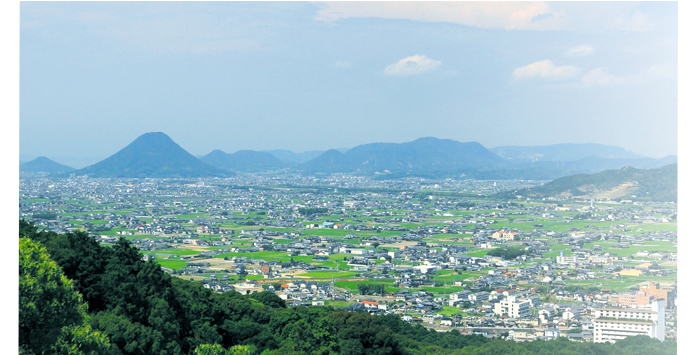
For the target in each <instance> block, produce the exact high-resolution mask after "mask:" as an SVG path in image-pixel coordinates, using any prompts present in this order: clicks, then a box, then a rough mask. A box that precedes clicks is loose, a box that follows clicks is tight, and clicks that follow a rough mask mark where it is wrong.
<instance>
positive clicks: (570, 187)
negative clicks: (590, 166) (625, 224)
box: [494, 164, 678, 202]
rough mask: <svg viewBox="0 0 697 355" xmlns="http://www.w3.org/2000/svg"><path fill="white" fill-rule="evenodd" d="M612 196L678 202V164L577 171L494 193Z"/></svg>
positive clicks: (595, 197) (541, 196) (528, 196)
mask: <svg viewBox="0 0 697 355" xmlns="http://www.w3.org/2000/svg"><path fill="white" fill-rule="evenodd" d="M517 196H520V197H522V198H538V199H539V198H549V197H553V198H559V197H580V198H586V199H613V200H623V199H626V200H634V201H643V200H649V201H657V202H677V199H678V165H677V164H670V165H666V166H664V167H661V168H658V169H635V168H632V167H624V168H622V169H619V170H606V171H602V172H600V173H596V174H576V175H571V176H565V177H561V178H558V179H555V180H553V181H551V182H548V183H546V184H544V185H542V186H537V187H531V188H528V189H523V190H513V191H507V192H503V193H499V194H497V195H494V197H501V198H516V197H517Z"/></svg>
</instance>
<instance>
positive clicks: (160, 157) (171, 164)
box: [75, 132, 230, 178]
mask: <svg viewBox="0 0 697 355" xmlns="http://www.w3.org/2000/svg"><path fill="white" fill-rule="evenodd" d="M75 174H77V175H88V176H90V177H124V178H176V177H186V178H196V177H224V176H229V175H230V173H229V172H226V171H225V170H223V169H220V168H217V167H214V166H211V165H209V164H207V163H204V162H202V161H201V160H199V159H197V158H196V157H194V156H193V155H191V154H190V153H189V152H187V151H186V150H184V149H183V148H182V147H180V146H179V145H178V144H177V143H175V142H174V141H173V140H172V139H171V138H170V137H169V136H167V135H166V134H164V133H162V132H151V133H145V134H143V135H141V136H140V137H138V138H136V140H134V141H133V142H132V143H131V144H129V145H128V146H126V147H125V148H123V149H121V150H120V151H118V152H117V153H116V154H114V155H112V156H110V157H108V158H106V159H104V160H102V161H100V162H98V163H96V164H94V165H90V166H88V167H86V168H84V169H80V170H77V171H75Z"/></svg>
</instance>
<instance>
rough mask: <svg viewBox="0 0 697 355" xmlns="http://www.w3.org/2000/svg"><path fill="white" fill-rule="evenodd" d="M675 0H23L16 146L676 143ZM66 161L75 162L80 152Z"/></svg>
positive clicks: (58, 150) (48, 152) (36, 149)
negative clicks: (155, 135) (146, 140)
mask: <svg viewBox="0 0 697 355" xmlns="http://www.w3.org/2000/svg"><path fill="white" fill-rule="evenodd" d="M677 8H678V6H677V2H650V3H649V2H643V3H637V2H600V3H595V2H594V3H585V2H578V3H576V2H554V3H544V2H535V3H527V2H515V3H506V4H505V6H500V3H499V4H497V5H496V6H495V5H494V4H493V3H473V2H466V3H433V2H429V3H395V2H390V3H376V2H370V3H347V2H341V3H286V2H283V3H268V2H262V3H257V2H254V3H252V2H249V3H244V2H243V3H239V2H236V3H226V2H215V3H181V2H178V3H166V2H152V3H130V2H117V3H93V2H77V3H60V2H22V3H21V5H20V158H21V157H25V159H29V158H34V157H37V156H41V155H43V156H48V157H49V158H52V159H54V160H56V161H58V162H61V163H66V164H69V165H70V160H72V161H77V160H79V159H87V160H92V161H93V162H95V161H97V160H100V159H103V158H106V157H107V156H109V155H111V154H113V153H115V152H116V151H118V150H119V149H121V148H123V147H124V146H126V145H127V144H129V143H130V142H131V141H133V140H134V139H135V138H137V137H138V136H140V135H141V134H143V133H146V132H154V131H161V132H164V133H166V134H168V135H169V136H170V137H171V138H172V139H173V140H174V141H175V142H177V143H179V144H180V145H181V146H182V147H183V148H184V149H186V150H187V151H189V152H190V153H192V154H195V155H204V154H207V153H209V152H210V151H212V150H214V149H221V150H223V151H225V152H228V153H232V152H235V151H237V150H243V149H253V150H271V149H288V150H292V151H295V152H302V151H308V150H326V149H331V148H350V147H354V146H357V145H360V144H366V143H373V142H396V143H401V142H407V141H412V140H414V139H417V138H420V137H426V136H433V137H438V138H447V139H453V140H457V141H461V142H469V141H477V142H479V143H481V144H483V145H484V146H485V147H487V148H492V147H497V146H510V145H523V146H531V145H549V144H556V143H600V144H607V145H614V146H619V147H622V148H625V149H627V150H630V151H633V152H635V153H639V154H642V155H645V156H649V157H653V158H660V157H664V156H666V155H671V154H677V52H678V44H677V38H678V30H677V16H678V12H677ZM76 165H77V164H76Z"/></svg>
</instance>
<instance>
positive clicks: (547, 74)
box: [513, 59, 579, 79]
mask: <svg viewBox="0 0 697 355" xmlns="http://www.w3.org/2000/svg"><path fill="white" fill-rule="evenodd" d="M578 72H579V69H578V68H576V67H574V66H572V65H564V66H559V67H558V66H555V65H554V63H553V62H552V61H551V60H549V59H545V60H541V61H539V62H534V63H531V64H528V65H526V66H523V67H519V68H515V70H514V71H513V77H514V78H516V79H527V78H544V79H563V78H569V77H572V76H575V75H576V74H577V73H578Z"/></svg>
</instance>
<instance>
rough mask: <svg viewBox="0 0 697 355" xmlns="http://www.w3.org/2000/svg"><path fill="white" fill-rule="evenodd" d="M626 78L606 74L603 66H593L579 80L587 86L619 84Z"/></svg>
mask: <svg viewBox="0 0 697 355" xmlns="http://www.w3.org/2000/svg"><path fill="white" fill-rule="evenodd" d="M626 80H627V79H626V78H623V77H619V76H614V75H612V74H608V73H607V72H605V69H604V68H595V69H593V70H591V71H589V72H588V73H587V74H586V75H584V76H583V77H582V78H581V82H582V83H583V84H584V85H587V86H603V85H620V84H623V83H624V82H625V81H626Z"/></svg>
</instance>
